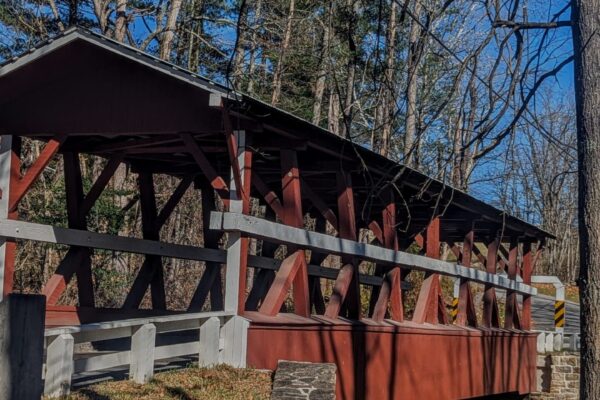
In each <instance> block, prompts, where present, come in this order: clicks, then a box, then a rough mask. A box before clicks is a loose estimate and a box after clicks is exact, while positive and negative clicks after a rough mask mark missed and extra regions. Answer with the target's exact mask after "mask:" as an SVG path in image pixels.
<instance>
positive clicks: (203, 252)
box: [0, 219, 225, 263]
mask: <svg viewBox="0 0 600 400" xmlns="http://www.w3.org/2000/svg"><path fill="white" fill-rule="evenodd" d="M0 236H3V237H7V238H13V239H23V240H34V241H37V242H45V243H55V244H64V245H69V246H80V247H90V248H94V249H104V250H112V251H122V252H127V253H136V254H153V255H158V256H162V257H172V258H179V259H183V260H196V261H215V262H220V263H223V262H225V253H224V252H223V251H222V250H214V249H204V248H200V247H194V246H185V245H180V244H173V243H166V242H159V241H155V240H147V239H138V238H133V237H124V236H115V235H109V234H106V233H97V232H90V231H84V230H79V229H69V228H60V227H56V226H50V225H43V224H36V223H32V222H25V221H14V220H8V219H7V220H0Z"/></svg>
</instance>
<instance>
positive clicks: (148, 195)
mask: <svg viewBox="0 0 600 400" xmlns="http://www.w3.org/2000/svg"><path fill="white" fill-rule="evenodd" d="M138 183H139V189H140V208H141V212H142V235H143V238H144V239H149V240H159V231H160V227H158V226H157V223H156V221H157V216H158V213H157V210H156V198H155V194H154V179H153V177H152V174H151V173H148V172H140V174H139V177H138ZM148 285H150V294H151V296H152V308H154V309H157V310H165V309H166V308H167V302H166V297H165V284H164V277H163V268H162V258H161V257H160V256H155V255H146V256H145V259H144V263H143V264H142V267H141V268H140V271H139V272H138V274H137V276H136V278H135V281H134V282H133V286H132V287H131V290H130V292H129V294H128V295H127V298H126V299H125V303H124V305H123V308H137V307H139V305H140V303H141V301H142V299H143V298H144V294H145V293H146V289H147V287H148Z"/></svg>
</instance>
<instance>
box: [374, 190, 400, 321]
mask: <svg viewBox="0 0 600 400" xmlns="http://www.w3.org/2000/svg"><path fill="white" fill-rule="evenodd" d="M382 217H383V218H382V220H383V230H382V232H381V236H382V237H381V243H382V244H383V246H384V247H386V248H388V249H392V250H394V251H398V250H399V243H398V233H397V230H396V203H395V202H394V195H393V192H391V191H390V192H389V202H388V204H387V206H386V207H385V208H384V210H383V212H382ZM369 226H371V225H369ZM378 267H379V265H378ZM401 284H402V272H401V270H400V267H399V266H396V267H394V268H392V269H391V270H389V271H387V272H386V273H385V278H384V280H383V283H382V285H381V289H380V290H377V288H375V287H373V289H372V292H371V298H372V299H373V298H374V296H375V295H377V297H376V299H377V301H376V303H375V305H374V307H373V312H372V318H373V320H375V321H377V322H381V321H383V319H384V318H385V315H386V312H387V308H388V303H389V305H390V307H389V308H390V317H391V319H393V320H394V321H398V322H402V321H404V307H403V304H402V285H401Z"/></svg>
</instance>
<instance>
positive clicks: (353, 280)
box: [325, 171, 361, 320]
mask: <svg viewBox="0 0 600 400" xmlns="http://www.w3.org/2000/svg"><path fill="white" fill-rule="evenodd" d="M336 178H337V186H338V217H339V220H338V234H339V236H340V238H342V239H346V240H350V241H354V242H356V232H357V231H356V221H355V216H356V212H355V209H354V192H353V190H352V178H351V176H350V175H349V174H345V173H344V172H342V171H339V172H338V173H337V175H336ZM342 263H343V266H342V268H341V269H340V273H339V275H338V277H337V279H336V281H335V284H334V286H333V293H332V294H331V297H330V298H329V303H328V304H327V308H326V310H325V316H326V317H329V318H334V319H335V318H337V317H338V316H339V314H340V310H341V308H342V305H343V304H344V303H346V305H347V307H348V317H349V318H351V319H356V320H359V319H360V316H361V309H360V287H359V281H358V263H357V260H355V259H354V258H353V257H351V256H347V255H345V254H342Z"/></svg>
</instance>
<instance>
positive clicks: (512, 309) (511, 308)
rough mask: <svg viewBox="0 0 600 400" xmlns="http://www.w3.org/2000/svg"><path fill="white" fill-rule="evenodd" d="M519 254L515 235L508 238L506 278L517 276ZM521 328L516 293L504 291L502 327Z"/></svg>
mask: <svg viewBox="0 0 600 400" xmlns="http://www.w3.org/2000/svg"><path fill="white" fill-rule="evenodd" d="M518 255H519V242H518V241H517V238H516V237H515V236H513V237H511V238H510V248H509V250H508V278H509V279H516V278H517V262H518ZM513 328H516V329H521V323H520V320H519V307H518V304H517V293H516V292H515V291H512V290H507V291H506V307H505V313H504V329H513Z"/></svg>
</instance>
